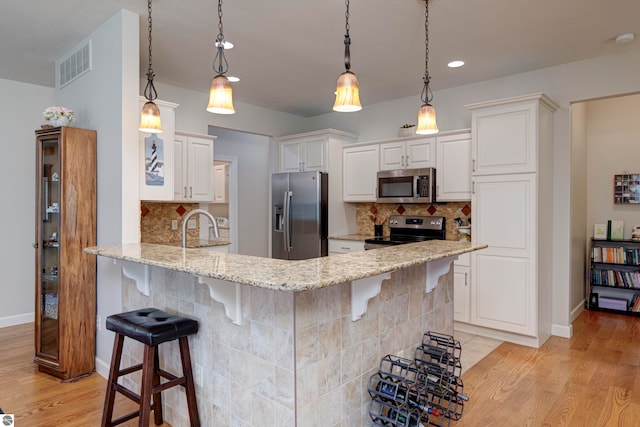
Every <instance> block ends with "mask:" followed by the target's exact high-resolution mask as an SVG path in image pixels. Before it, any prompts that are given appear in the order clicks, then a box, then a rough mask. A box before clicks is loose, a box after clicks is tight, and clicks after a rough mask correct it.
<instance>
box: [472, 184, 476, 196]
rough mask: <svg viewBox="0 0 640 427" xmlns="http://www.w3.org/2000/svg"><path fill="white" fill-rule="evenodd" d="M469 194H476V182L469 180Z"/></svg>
mask: <svg viewBox="0 0 640 427" xmlns="http://www.w3.org/2000/svg"><path fill="white" fill-rule="evenodd" d="M471 194H476V182H475V181H471Z"/></svg>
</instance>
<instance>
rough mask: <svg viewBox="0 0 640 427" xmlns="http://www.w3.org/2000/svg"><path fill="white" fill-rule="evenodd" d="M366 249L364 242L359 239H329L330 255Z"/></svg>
mask: <svg viewBox="0 0 640 427" xmlns="http://www.w3.org/2000/svg"><path fill="white" fill-rule="evenodd" d="M361 251H364V242H362V241H358V240H339V239H329V256H331V255H338V254H349V253H352V252H361Z"/></svg>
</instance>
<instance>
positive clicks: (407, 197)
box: [378, 168, 436, 203]
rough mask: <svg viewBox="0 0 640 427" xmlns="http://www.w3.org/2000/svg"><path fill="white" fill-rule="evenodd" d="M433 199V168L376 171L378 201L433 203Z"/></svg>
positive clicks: (434, 186)
mask: <svg viewBox="0 0 640 427" xmlns="http://www.w3.org/2000/svg"><path fill="white" fill-rule="evenodd" d="M435 201H436V170H435V169H434V168H422V169H397V170H390V171H380V172H378V202H380V203H434V202H435Z"/></svg>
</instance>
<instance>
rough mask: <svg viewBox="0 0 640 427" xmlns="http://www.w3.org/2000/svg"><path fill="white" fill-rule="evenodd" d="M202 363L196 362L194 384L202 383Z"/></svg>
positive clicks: (201, 384)
mask: <svg viewBox="0 0 640 427" xmlns="http://www.w3.org/2000/svg"><path fill="white" fill-rule="evenodd" d="M203 383H204V378H203V372H202V365H199V364H197V363H196V384H197V385H199V386H200V387H202V386H203V385H204V384H203Z"/></svg>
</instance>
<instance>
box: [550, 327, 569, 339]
mask: <svg viewBox="0 0 640 427" xmlns="http://www.w3.org/2000/svg"><path fill="white" fill-rule="evenodd" d="M551 335H554V336H556V337H562V338H571V337H572V336H573V325H571V324H569V326H566V325H556V324H553V325H551Z"/></svg>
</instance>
